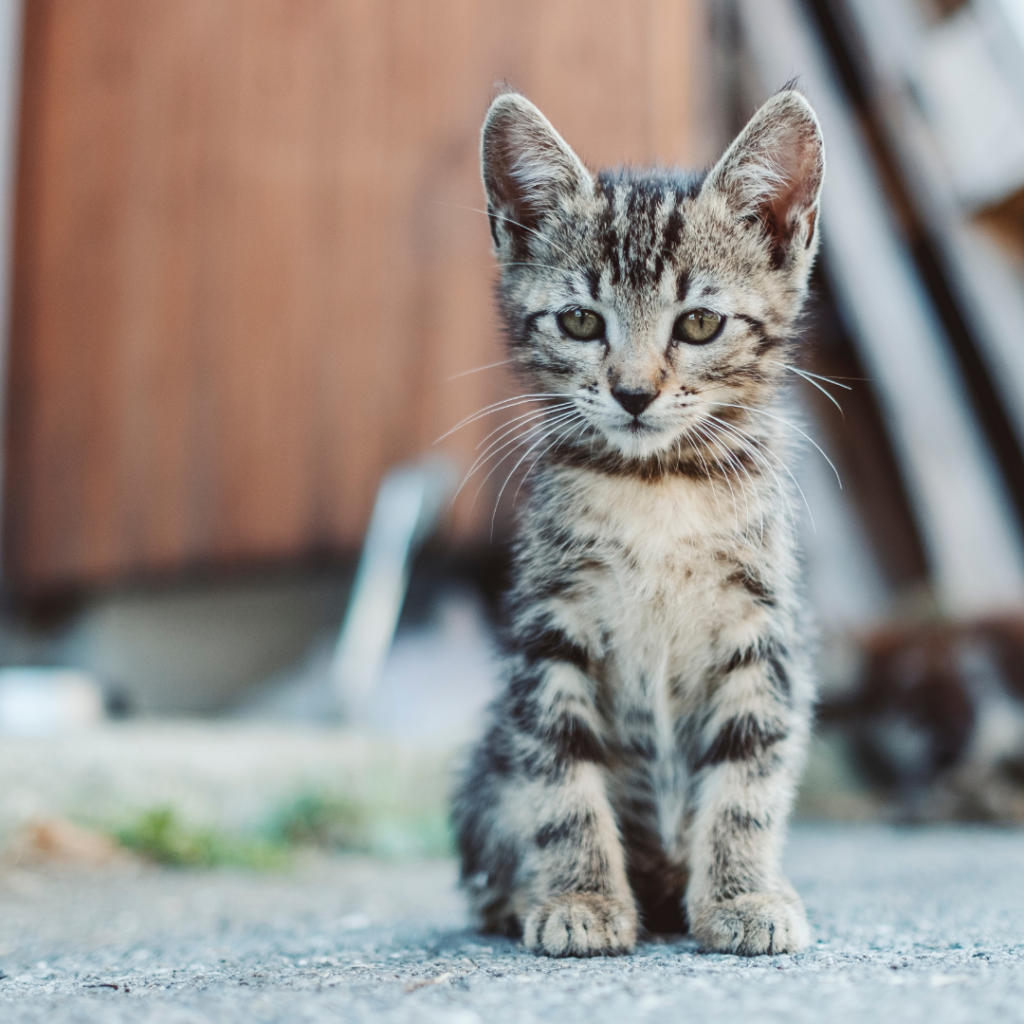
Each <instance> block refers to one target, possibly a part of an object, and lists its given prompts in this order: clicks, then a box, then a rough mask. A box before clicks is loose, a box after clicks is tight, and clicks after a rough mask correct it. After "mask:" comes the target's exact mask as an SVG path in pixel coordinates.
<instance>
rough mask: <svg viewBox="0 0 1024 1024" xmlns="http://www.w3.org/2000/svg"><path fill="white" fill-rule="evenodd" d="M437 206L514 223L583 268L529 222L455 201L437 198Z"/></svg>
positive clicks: (574, 264)
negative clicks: (442, 200) (446, 201)
mask: <svg viewBox="0 0 1024 1024" xmlns="http://www.w3.org/2000/svg"><path fill="white" fill-rule="evenodd" d="M435 204H436V205H437V206H447V207H449V208H450V209H452V210H466V211H467V212H469V213H482V214H483V215H484V216H485V217H488V218H490V217H497V218H498V220H503V221H505V222H506V223H508V224H515V226H516V227H517V228H522V229H523V230H524V231H529V232H530V234H532V235H536V236H537V237H538V238H539V239H540V240H541V241H542V242H547V244H548V245H550V246H551V248H552V249H557V250H558V251H559V252H560V253H561V254H562V255H563V256H564V257H565V258H566V259H568V260H570V261H571V262H572V264H573V266H574V267H575V268H576V269H577V270H583V267H581V266H580V265H579V263H578V262H577V261H576V259H575V257H574V256H573V255H572V253H570V252H569V251H568V250H567V249H563V248H562V247H561V246H560V245H558V243H557V242H553V241H552V240H551V239H550V238H548V236H547V235H545V234H544V232H543V231H538V230H537V229H536V228H531V227H530V225H529V224H521V223H520V222H519V221H517V220H513V219H512V218H511V217H506V216H505V215H504V214H502V213H494V212H493V211H491V210H481V209H478V208H477V207H475V206H459V205H458V204H457V203H443V202H440V201H439V200H435Z"/></svg>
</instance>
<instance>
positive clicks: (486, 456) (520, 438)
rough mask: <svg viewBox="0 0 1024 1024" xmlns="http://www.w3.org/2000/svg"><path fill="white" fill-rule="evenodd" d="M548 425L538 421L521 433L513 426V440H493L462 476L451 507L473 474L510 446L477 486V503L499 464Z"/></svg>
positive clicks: (558, 417)
mask: <svg viewBox="0 0 1024 1024" xmlns="http://www.w3.org/2000/svg"><path fill="white" fill-rule="evenodd" d="M565 415H567V414H566V413H564V412H563V413H560V414H559V415H558V416H557V417H556V422H561V420H562V418H563V417H564V416H565ZM547 426H548V421H544V422H543V423H536V424H534V425H533V426H530V427H526V429H525V430H523V431H522V432H521V433H516V432H515V431H516V428H513V429H512V430H511V431H510V433H513V434H515V436H514V437H513V438H512V439H511V440H508V441H505V442H504V443H503V444H502V443H500V442H501V438H499V439H498V440H497V441H494V442H492V444H490V445H489V446H488V447H487V449H486V450H485V451H483V452H482V453H481V454H480V455H478V456H477V458H476V460H475V461H474V462H473V465H472V466H470V467H469V470H468V471H467V472H466V475H465V476H464V477H463V478H462V482H461V483H460V484H459V486H458V489H457V490H456V491H455V494H454V495H452V499H451V502H450V503H449V507H451V505H452V504H454V502H455V499H456V498H457V497H458V496H459V494H460V493H461V491H462V489H463V487H465V486H466V484H467V483H468V482H469V480H470V478H471V477H472V476H473V474H474V473H476V472H477V470H479V469H482V468H483V467H484V466H485V465H486V464H487V463H488V462H490V461H491V459H493V458H494V457H495V456H496V455H497V454H498V453H499V452H501V451H503V450H504V449H505V448H508V449H509V451H508V452H507V453H506V454H505V455H504V456H503V457H502V458H501V459H500V460H499V461H498V462H497V463H496V464H495V466H494V467H493V468H492V469H491V471H490V473H488V474H487V476H485V477H484V478H483V480H482V481H481V482H480V487H478V488H477V491H476V495H474V498H473V501H474V503H475V502H476V498H477V497H478V496H479V494H480V491H481V489H482V488H483V486H484V484H485V483H486V482H487V480H488V479H489V477H490V476H491V473H493V472H494V470H495V469H497V468H498V466H500V465H501V463H502V462H504V461H505V459H507V458H508V457H509V456H510V455H512V454H513V453H514V452H515V450H516V448H517V447H518V446H519V445H520V444H522V443H524V442H525V441H527V440H529V439H530V438H531V437H533V436H535V435H536V434H537V433H538V432H541V431H543V430H544V429H545V428H546V427H547ZM505 436H507V435H505Z"/></svg>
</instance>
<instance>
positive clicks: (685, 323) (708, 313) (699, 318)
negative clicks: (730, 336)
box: [672, 309, 725, 345]
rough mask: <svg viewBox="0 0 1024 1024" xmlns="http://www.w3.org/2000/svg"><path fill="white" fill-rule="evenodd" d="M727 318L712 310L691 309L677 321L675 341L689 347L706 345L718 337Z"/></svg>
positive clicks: (673, 329)
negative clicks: (684, 343) (682, 342)
mask: <svg viewBox="0 0 1024 1024" xmlns="http://www.w3.org/2000/svg"><path fill="white" fill-rule="evenodd" d="M724 323H725V317H724V316H722V315H721V314H719V313H716V312H714V310H711V309H691V310H690V312H689V313H683V314H682V316H680V317H678V318H677V319H676V322H675V325H674V326H673V328H672V340H673V341H685V342H686V343H687V344H689V345H706V344H707V343H708V342H709V341H714V339H715V338H717V337H718V332H719V331H721V329H722V324H724Z"/></svg>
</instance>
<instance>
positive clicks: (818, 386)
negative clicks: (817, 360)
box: [786, 365, 846, 423]
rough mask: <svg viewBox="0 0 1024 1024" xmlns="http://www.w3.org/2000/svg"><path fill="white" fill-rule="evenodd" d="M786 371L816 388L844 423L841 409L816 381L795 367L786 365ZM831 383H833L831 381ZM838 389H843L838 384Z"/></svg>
mask: <svg viewBox="0 0 1024 1024" xmlns="http://www.w3.org/2000/svg"><path fill="white" fill-rule="evenodd" d="M786 369H787V370H790V371H792V372H793V373H795V374H796V375H797V376H798V377H799V378H800V379H801V380H803V381H805V382H806V383H808V384H810V385H811V387H812V388H817V389H818V390H819V391H820V392H821V393H822V394H823V395H824V396H825V397H826V398H827V399H828V400H829V401H830V402H831V403H832V404H833V405H834V406H835V407H836V408H837V409H838V410H839V415H840V416H842V417H843V422H844V423H845V422H846V413H844V412H843V407H842V406H841V405H840V404H839V403H838V402H837V401H836V400H835V398H834V397H833V396H832V395H831V394H829V392H828V391H826V390H825V389H824V388H823V387H822V386H821V385H820V384H819V383H818V382H817V381H816V380H812V379H811V378H810V377H809V376H808V375H807V374H806V373H804V372H803V370H798V369H797V368H796V367H795V366H788V365H787V366H786ZM833 383H835V382H834V381H833ZM839 387H843V385H842V384H840V385H839Z"/></svg>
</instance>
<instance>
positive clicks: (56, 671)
mask: <svg viewBox="0 0 1024 1024" xmlns="http://www.w3.org/2000/svg"><path fill="white" fill-rule="evenodd" d="M104 717H105V715H104V709H103V694H102V692H101V691H100V688H99V686H98V685H97V684H96V681H95V679H93V677H92V676H90V675H89V674H88V673H86V672H76V671H74V670H73V669H63V668H5V669H0V734H4V735H8V736H52V735H55V734H57V733H63V732H71V731H74V730H76V729H84V728H88V727H89V726H91V725H96V724H98V723H99V722H101V721H103V719H104Z"/></svg>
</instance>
